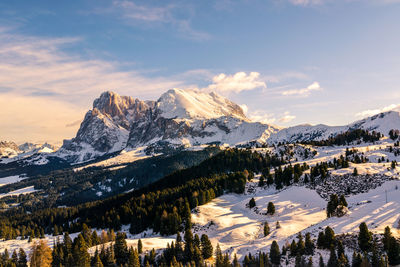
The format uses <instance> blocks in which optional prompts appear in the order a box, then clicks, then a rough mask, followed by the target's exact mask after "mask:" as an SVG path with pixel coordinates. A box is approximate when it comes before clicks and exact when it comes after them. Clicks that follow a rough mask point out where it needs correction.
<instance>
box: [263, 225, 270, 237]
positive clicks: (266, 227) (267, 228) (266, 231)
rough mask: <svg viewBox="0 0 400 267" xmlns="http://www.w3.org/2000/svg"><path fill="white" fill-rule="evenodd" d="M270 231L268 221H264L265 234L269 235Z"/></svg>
mask: <svg viewBox="0 0 400 267" xmlns="http://www.w3.org/2000/svg"><path fill="white" fill-rule="evenodd" d="M269 233H270V229H269V225H268V222H265V223H264V236H268V235H269Z"/></svg>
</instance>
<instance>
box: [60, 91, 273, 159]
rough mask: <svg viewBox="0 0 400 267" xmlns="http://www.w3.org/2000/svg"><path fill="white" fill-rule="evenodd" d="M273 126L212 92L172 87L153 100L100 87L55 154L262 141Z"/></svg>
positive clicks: (69, 156) (82, 156)
mask: <svg viewBox="0 0 400 267" xmlns="http://www.w3.org/2000/svg"><path fill="white" fill-rule="evenodd" d="M277 131H278V128H276V127H273V126H270V125H267V124H263V123H259V122H251V121H250V120H249V119H247V118H246V116H245V115H244V112H243V110H242V108H241V107H240V106H239V105H237V104H235V103H233V102H231V101H229V100H228V99H226V98H225V97H222V96H220V95H218V94H216V93H205V92H201V91H198V90H181V89H172V90H169V91H167V92H166V93H164V94H163V95H161V97H160V98H159V99H158V100H157V101H155V102H154V101H140V100H138V99H134V98H132V97H128V96H119V95H118V94H116V93H113V92H105V93H103V94H102V95H101V96H100V97H99V98H98V99H96V100H95V101H94V103H93V109H92V110H90V111H88V112H87V114H86V116H85V119H84V121H83V122H82V124H81V127H80V129H79V131H78V133H77V135H76V137H75V138H73V139H72V140H65V141H64V144H63V147H62V148H61V149H60V151H59V153H58V156H59V157H63V158H66V159H69V160H70V161H72V162H82V161H86V160H89V159H93V158H95V157H97V156H101V155H104V154H107V153H112V152H116V151H121V150H123V149H127V150H132V149H135V148H138V147H142V146H148V145H156V146H157V144H161V143H162V144H163V145H165V144H167V145H172V146H184V147H190V146H194V145H202V144H208V143H223V144H225V143H226V144H229V145H236V144H239V143H243V142H249V141H260V142H265V140H266V139H267V138H268V137H269V136H270V134H271V133H274V132H277Z"/></svg>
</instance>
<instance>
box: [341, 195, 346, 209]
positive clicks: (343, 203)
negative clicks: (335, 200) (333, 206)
mask: <svg viewBox="0 0 400 267" xmlns="http://www.w3.org/2000/svg"><path fill="white" fill-rule="evenodd" d="M339 205H342V206H344V207H347V206H348V204H347V201H346V198H345V197H344V195H340V198H339Z"/></svg>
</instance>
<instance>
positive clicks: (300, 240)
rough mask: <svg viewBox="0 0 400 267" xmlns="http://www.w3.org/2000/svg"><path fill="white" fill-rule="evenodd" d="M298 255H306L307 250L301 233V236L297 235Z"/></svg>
mask: <svg viewBox="0 0 400 267" xmlns="http://www.w3.org/2000/svg"><path fill="white" fill-rule="evenodd" d="M297 239H298V242H297V253H300V255H303V254H304V249H305V245H304V241H303V235H302V234H301V232H299V234H298V235H297Z"/></svg>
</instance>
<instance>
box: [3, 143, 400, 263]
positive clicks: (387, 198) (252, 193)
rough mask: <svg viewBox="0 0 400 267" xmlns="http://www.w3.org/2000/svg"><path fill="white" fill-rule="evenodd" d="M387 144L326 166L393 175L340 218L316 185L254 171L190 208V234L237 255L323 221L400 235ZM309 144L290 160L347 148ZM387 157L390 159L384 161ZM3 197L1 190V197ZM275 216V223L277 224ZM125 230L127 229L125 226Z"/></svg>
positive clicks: (397, 183) (352, 200)
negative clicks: (276, 181) (234, 190)
mask: <svg viewBox="0 0 400 267" xmlns="http://www.w3.org/2000/svg"><path fill="white" fill-rule="evenodd" d="M388 146H393V143H391V142H390V141H388V140H387V139H386V140H383V141H381V142H379V143H377V144H375V145H372V144H362V145H355V146H354V148H355V149H357V151H358V153H363V155H364V156H365V157H367V158H369V162H368V163H363V164H352V163H350V166H349V168H345V169H338V170H333V169H330V170H329V171H330V173H331V175H335V178H337V177H339V178H338V179H344V177H346V175H347V177H348V174H351V173H352V172H353V170H354V168H357V170H358V173H359V174H360V175H371V177H372V179H373V178H374V177H375V178H376V179H378V178H377V177H378V176H379V177H383V176H384V175H386V176H388V177H391V178H394V179H393V180H385V179H384V180H382V182H381V183H379V185H380V186H378V187H376V188H373V187H372V188H373V189H370V190H369V191H368V192H364V193H359V194H357V195H351V196H348V197H346V199H347V202H348V204H349V213H348V214H346V215H345V216H343V217H340V218H338V217H332V218H327V216H326V210H325V209H326V205H327V201H326V200H325V199H323V198H322V197H321V196H320V195H319V194H318V193H317V191H316V190H313V189H310V188H307V187H306V186H303V185H292V186H290V187H287V188H285V189H283V190H280V191H277V190H275V189H274V188H260V187H258V186H257V183H258V178H259V175H256V178H255V179H254V180H253V181H252V182H249V183H248V184H247V185H246V187H247V189H250V190H246V193H245V194H241V195H239V194H227V195H223V196H221V197H218V198H216V199H214V200H212V201H211V202H209V203H207V204H205V205H202V206H199V207H197V208H196V209H194V210H193V211H192V223H193V233H197V234H198V235H201V234H203V233H205V234H207V235H208V236H209V237H210V240H211V242H212V243H213V245H214V246H216V245H217V244H220V247H221V249H222V251H223V252H228V253H229V254H230V255H231V256H233V254H234V253H236V254H237V256H238V258H239V259H243V257H244V256H245V255H247V254H248V253H251V254H253V255H254V254H255V253H257V252H259V251H264V252H267V251H269V247H270V245H271V243H272V241H273V240H276V241H278V243H279V246H280V247H282V245H286V244H287V243H288V242H291V241H292V240H293V239H295V237H296V236H297V234H298V233H299V232H302V233H303V235H304V234H306V233H307V232H310V233H311V234H312V236H313V237H314V238H316V237H317V235H318V233H319V232H320V231H321V230H323V229H325V227H326V226H328V225H329V226H330V227H332V228H333V229H334V231H335V233H336V234H341V233H358V227H359V225H360V223H361V222H366V223H367V225H368V227H369V229H370V231H372V232H374V233H383V230H384V228H385V227H386V226H390V227H391V229H392V233H393V234H394V235H395V236H397V237H400V230H398V227H399V222H400V213H399V211H400V189H399V187H400V178H399V172H400V169H399V168H400V167H396V168H394V169H392V168H391V163H390V162H391V161H392V160H396V161H400V156H395V155H394V153H393V152H390V151H389V149H388V148H387V147H388ZM312 149H313V150H316V154H315V156H311V157H310V158H308V159H304V158H302V157H301V156H300V155H295V156H294V157H293V159H292V164H294V163H303V162H306V163H307V164H308V165H315V164H317V163H319V162H325V161H330V160H333V158H339V157H340V155H344V154H345V151H346V147H322V148H315V147H312ZM257 150H258V151H259V152H262V151H264V152H265V151H267V150H268V151H273V149H271V148H267V149H257ZM382 156H383V157H384V158H385V161H384V162H381V163H378V158H380V159H381V158H382ZM142 157H145V155H144V154H143V151H139V150H133V151H129V152H126V153H122V154H120V155H119V156H117V157H115V158H112V159H108V160H105V161H102V162H98V163H95V164H96V165H93V166H100V165H103V166H111V165H118V164H123V163H125V162H130V161H132V160H137V159H140V158H142ZM295 158H297V161H296V160H295ZM387 159H388V160H389V163H388V162H386V161H387ZM374 175H378V176H374ZM340 177H343V178H340ZM4 179H7V180H5V181H9V182H10V183H11V182H14V181H18V179H22V178H21V177H14V176H13V177H7V178H4ZM354 179H357V178H354ZM1 182H2V181H1V179H0V183H1ZM253 189H255V190H253ZM33 190H34V189H33V188H24V189H20V190H16V191H14V192H10V193H8V194H19V193H30V192H33ZM17 191H18V192H17ZM3 196H4V195H0V197H3ZM252 197H254V199H255V201H256V208H253V209H250V208H248V207H247V204H248V203H249V201H250V199H251V198H252ZM268 202H273V203H274V205H275V208H276V213H275V214H274V215H266V209H267V204H268ZM278 221H279V224H280V228H277V227H276V225H277V222H278ZM264 222H268V224H269V226H270V229H271V233H270V234H269V235H268V236H267V237H264V235H263V224H264ZM124 229H125V230H126V231H127V229H129V226H126V227H124ZM98 232H99V231H98ZM139 238H141V239H142V242H143V245H144V250H145V251H146V250H150V249H152V248H155V249H162V248H165V247H166V246H167V244H168V243H171V242H172V241H174V240H175V236H168V237H162V236H160V235H159V234H157V233H152V231H151V230H148V231H146V232H144V233H141V234H139V235H135V236H133V235H130V234H128V240H127V242H128V245H129V246H137V241H138V239H139ZM46 239H48V241H49V243H51V242H52V240H53V237H51V236H48V237H46ZM18 246H22V247H24V249H25V248H27V249H29V244H27V241H26V240H11V241H1V242H0V251H2V250H3V249H4V248H5V247H7V248H9V250H10V249H11V250H12V248H13V247H18ZM94 250H95V248H91V252H92V253H93V252H94ZM319 253H321V254H323V257H324V258H325V260H327V259H326V258H327V255H328V254H329V253H328V252H326V251H320V250H318V253H317V254H316V255H315V256H314V263H317V262H318V257H319Z"/></svg>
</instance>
